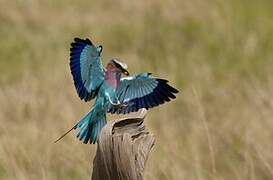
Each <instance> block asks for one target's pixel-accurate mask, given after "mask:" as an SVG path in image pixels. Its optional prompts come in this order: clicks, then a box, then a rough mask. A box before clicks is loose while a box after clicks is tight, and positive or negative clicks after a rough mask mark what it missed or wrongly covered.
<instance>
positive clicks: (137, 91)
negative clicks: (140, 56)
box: [108, 73, 178, 114]
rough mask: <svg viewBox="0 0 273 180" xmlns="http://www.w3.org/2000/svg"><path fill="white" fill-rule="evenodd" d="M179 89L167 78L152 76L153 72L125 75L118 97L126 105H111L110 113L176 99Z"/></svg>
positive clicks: (151, 106)
mask: <svg viewBox="0 0 273 180" xmlns="http://www.w3.org/2000/svg"><path fill="white" fill-rule="evenodd" d="M176 93H178V90H176V89H175V88H173V87H172V86H170V85H169V84H168V81H167V80H165V79H159V78H155V77H153V76H151V73H141V74H138V75H136V76H129V77H124V78H122V79H121V81H120V85H119V87H118V89H117V91H116V95H117V98H118V99H119V101H120V102H121V103H125V104H127V105H126V106H121V107H118V106H117V107H115V106H110V107H109V108H108V112H110V113H117V114H120V113H123V114H126V113H130V112H136V111H138V110H139V109H141V108H146V109H150V108H153V107H156V106H158V105H160V104H163V103H165V102H168V101H170V100H171V99H175V98H176V96H175V95H174V94H176Z"/></svg>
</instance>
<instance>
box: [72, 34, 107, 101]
mask: <svg viewBox="0 0 273 180" xmlns="http://www.w3.org/2000/svg"><path fill="white" fill-rule="evenodd" d="M101 52H102V47H101V46H99V47H95V46H94V44H93V43H92V42H91V41H90V40H89V39H85V40H84V39H79V38H75V39H74V42H73V43H71V48H70V69H71V73H72V76H73V80H74V85H75V88H76V90H77V93H78V95H79V97H80V98H81V99H83V100H84V101H89V100H91V99H93V98H94V97H95V96H96V94H97V91H98V89H99V87H100V85H101V84H102V82H103V80H104V70H103V66H102V63H101V58H100V55H101Z"/></svg>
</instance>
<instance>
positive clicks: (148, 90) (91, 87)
mask: <svg viewBox="0 0 273 180" xmlns="http://www.w3.org/2000/svg"><path fill="white" fill-rule="evenodd" d="M102 50H103V47H102V46H101V45H99V46H96V45H95V44H93V42H92V41H91V40H90V39H88V38H86V39H81V38H74V41H73V42H72V43H71V48H70V63H69V64H70V70H71V74H72V77H73V81H74V85H75V88H76V91H77V94H78V96H79V98H80V99H81V100H83V101H85V102H88V101H90V100H92V99H95V103H94V105H93V106H92V107H91V109H90V111H89V112H88V113H87V114H86V115H84V116H83V117H82V118H81V119H80V120H79V121H78V122H77V123H76V124H75V125H74V126H73V127H72V128H71V129H70V130H69V131H67V132H66V133H64V134H63V135H62V136H61V137H60V138H58V139H57V140H56V141H55V142H58V141H59V140H60V139H62V138H63V137H64V136H65V135H67V134H68V133H69V132H70V131H72V130H78V133H77V138H78V139H79V140H80V141H82V142H83V143H84V144H87V143H90V144H91V143H92V144H95V143H96V142H97V140H98V137H99V135H100V132H101V129H102V128H103V127H104V126H105V125H106V123H107V120H106V114H107V113H112V114H128V113H130V112H137V111H138V110H139V109H141V108H145V109H147V110H148V109H151V108H153V107H156V106H159V105H161V104H163V103H165V102H169V101H171V100H172V99H175V98H176V95H175V94H177V93H178V92H179V91H178V90H177V89H175V88H174V87H172V86H171V85H169V84H168V80H166V79H161V78H157V77H154V76H153V75H152V73H147V72H145V73H139V74H136V75H132V76H130V75H129V72H128V67H127V65H126V64H125V63H123V62H121V60H120V59H118V58H112V59H110V60H109V62H108V63H107V65H106V67H105V68H104V67H103V65H102V58H101V55H102Z"/></svg>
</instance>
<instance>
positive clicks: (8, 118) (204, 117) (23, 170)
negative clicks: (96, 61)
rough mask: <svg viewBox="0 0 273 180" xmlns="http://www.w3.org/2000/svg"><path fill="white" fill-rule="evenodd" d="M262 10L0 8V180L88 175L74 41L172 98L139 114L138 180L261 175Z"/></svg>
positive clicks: (265, 18) (50, 3)
mask: <svg viewBox="0 0 273 180" xmlns="http://www.w3.org/2000/svg"><path fill="white" fill-rule="evenodd" d="M272 8H273V2H271V1H268V0H261V1H254V0H249V1H246V0H237V1H235V0H229V1H220V0H193V1H185V0H182V1H174V0H170V1H163V0H160V1H155V0H152V1H143V0H140V1H134V2H130V3H129V2H127V1H123V0H120V1H115V2H114V1H108V0H102V1H96V2H92V1H85V0H79V1H72V0H68V1H64V0H60V1H54V0H47V1H45V0H28V1H21V0H14V1H8V0H1V1H0V39H1V41H0V59H1V60H0V124H1V125H0V179H7V180H12V179H38V178H39V179H50V180H54V179H68V180H69V179H88V178H89V174H90V167H89V166H90V164H91V162H92V158H93V155H94V152H95V146H92V147H91V146H86V145H83V144H81V143H80V142H78V140H77V139H76V138H75V137H74V136H73V135H72V134H71V135H69V136H68V137H66V138H65V139H64V140H63V141H62V142H60V143H58V144H53V143H52V142H53V141H54V140H55V139H56V137H58V136H59V135H60V134H61V133H62V132H63V131H65V130H66V129H68V128H69V127H71V125H72V124H74V123H75V122H76V121H77V120H78V119H79V118H80V117H81V116H82V115H83V114H84V113H85V112H86V111H87V110H88V109H89V108H90V105H91V104H90V103H88V104H85V103H82V102H80V100H79V99H78V97H77V95H76V93H75V90H74V87H73V82H72V79H71V75H70V72H69V67H68V59H69V44H70V42H71V41H72V39H73V38H74V37H75V36H79V37H89V38H91V39H92V40H93V41H94V42H95V43H96V44H102V45H103V46H104V53H103V60H104V64H105V63H106V62H107V60H108V59H109V58H111V57H119V58H121V59H122V60H123V61H125V62H126V63H127V64H128V65H129V70H130V71H131V72H143V71H149V72H153V73H154V74H155V75H157V76H160V77H162V78H166V79H169V80H170V82H171V84H173V85H175V86H176V87H177V88H178V89H180V90H181V93H180V94H179V95H178V97H177V100H176V101H174V102H173V103H169V104H166V105H164V106H162V107H160V108H156V109H154V110H151V112H150V113H149V116H148V118H147V121H146V123H147V126H148V127H149V128H150V129H151V131H152V132H153V133H154V134H155V135H156V138H157V143H156V146H155V148H154V150H153V153H152V154H151V157H150V159H149V161H148V166H147V169H146V172H145V176H146V179H159V180H165V179H198V180H200V179H238V180H242V179H264V180H267V179H272V177H273V156H272V149H273V144H272V137H273V123H272V115H273V110H272V109H273V96H272V92H273V85H272V82H273V81H272V77H271V75H272V69H273V59H272V57H273V51H272V49H273V21H272V18H273V11H272Z"/></svg>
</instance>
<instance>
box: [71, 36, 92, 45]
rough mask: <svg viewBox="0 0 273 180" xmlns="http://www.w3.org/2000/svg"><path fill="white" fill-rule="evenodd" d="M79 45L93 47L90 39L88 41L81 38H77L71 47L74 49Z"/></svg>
mask: <svg viewBox="0 0 273 180" xmlns="http://www.w3.org/2000/svg"><path fill="white" fill-rule="evenodd" d="M77 43H85V44H88V45H91V46H92V45H93V43H92V41H91V40H90V39H88V38H86V39H81V38H79V37H75V38H74V42H72V43H71V46H72V47H73V46H74V45H76V44H77Z"/></svg>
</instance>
